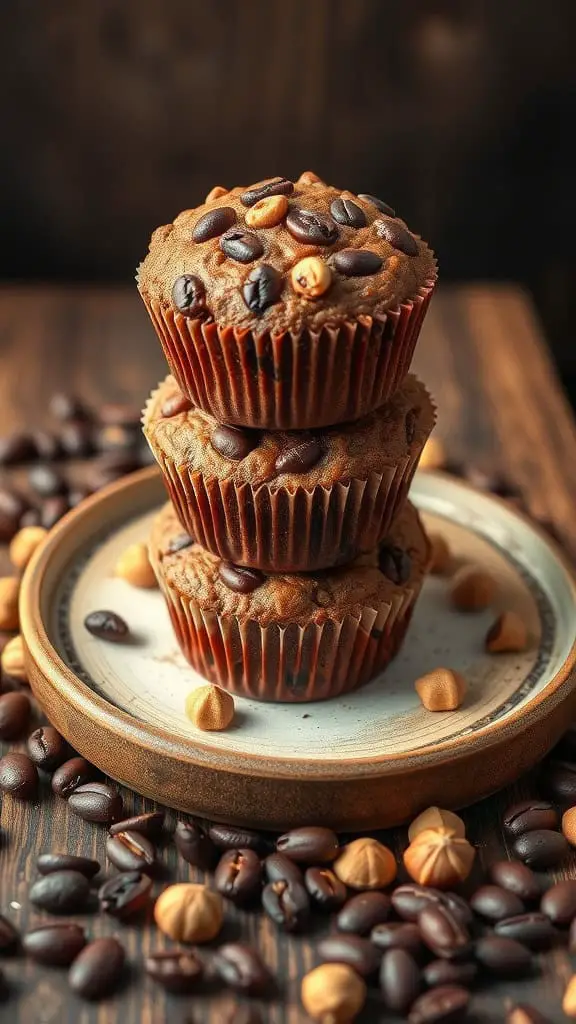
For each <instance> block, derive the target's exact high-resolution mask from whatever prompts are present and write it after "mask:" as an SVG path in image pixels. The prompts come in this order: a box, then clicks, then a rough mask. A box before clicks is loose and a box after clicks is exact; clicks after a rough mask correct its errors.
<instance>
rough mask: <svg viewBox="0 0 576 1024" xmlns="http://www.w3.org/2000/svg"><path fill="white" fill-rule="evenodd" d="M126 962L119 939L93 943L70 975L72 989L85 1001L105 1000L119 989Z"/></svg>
mask: <svg viewBox="0 0 576 1024" xmlns="http://www.w3.org/2000/svg"><path fill="white" fill-rule="evenodd" d="M125 959H126V955H125V953H124V949H123V947H122V946H121V945H120V943H119V942H118V941H117V939H94V941H93V942H90V943H89V945H88V946H85V947H84V949H83V950H82V952H81V953H80V954H79V956H77V957H76V959H75V961H74V963H73V964H72V967H71V968H70V971H69V972H68V983H69V985H70V988H71V989H72V991H73V992H76V994H77V995H79V996H82V998H83V999H105V998H106V996H108V995H109V994H110V992H112V991H113V990H114V989H115V988H116V987H117V985H118V982H119V981H120V978H121V976H122V972H123V970H124V961H125Z"/></svg>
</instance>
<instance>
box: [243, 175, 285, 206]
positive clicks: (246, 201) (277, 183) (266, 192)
mask: <svg viewBox="0 0 576 1024" xmlns="http://www.w3.org/2000/svg"><path fill="white" fill-rule="evenodd" d="M293 191H294V183H293V182H292V181H288V178H274V179H273V180H272V181H267V182H265V183H264V184H263V185H254V187H253V188H249V189H247V190H246V192H243V193H242V195H241V196H240V202H241V203H242V205H243V206H254V205H255V204H256V203H259V202H260V200H261V199H266V197H267V196H289V195H291V194H292V192H293Z"/></svg>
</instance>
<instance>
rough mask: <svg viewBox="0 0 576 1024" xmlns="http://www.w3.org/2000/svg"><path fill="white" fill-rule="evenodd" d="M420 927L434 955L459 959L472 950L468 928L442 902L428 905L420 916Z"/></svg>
mask: <svg viewBox="0 0 576 1024" xmlns="http://www.w3.org/2000/svg"><path fill="white" fill-rule="evenodd" d="M418 927H419V928H420V935H421V937H422V941H423V942H424V944H425V945H426V946H428V949H429V950H430V951H431V952H432V953H434V956H440V957H445V958H446V959H447V960H452V959H455V960H457V959H460V958H463V957H465V956H466V954H467V953H468V952H469V950H470V935H469V933H468V930H467V929H466V928H464V926H463V925H462V924H460V922H459V921H458V920H457V919H456V918H455V917H454V915H453V914H452V913H451V912H450V911H449V910H448V908H447V907H444V906H442V904H438V906H429V907H426V908H425V909H424V910H423V911H422V913H421V914H420V916H419V918H418Z"/></svg>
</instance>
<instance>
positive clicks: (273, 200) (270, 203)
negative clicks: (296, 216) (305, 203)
mask: <svg viewBox="0 0 576 1024" xmlns="http://www.w3.org/2000/svg"><path fill="white" fill-rule="evenodd" d="M287 213H288V200H287V199H286V196H266V198H265V199H259V200H258V202H257V203H254V206H251V207H250V209H249V210H247V211H246V216H245V217H244V220H245V221H246V223H247V225H248V227H249V228H273V227H275V225H276V224H279V223H280V221H281V220H284V217H285V216H286V214H287Z"/></svg>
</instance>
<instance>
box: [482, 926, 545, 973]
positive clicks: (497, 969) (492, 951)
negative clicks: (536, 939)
mask: <svg viewBox="0 0 576 1024" xmlns="http://www.w3.org/2000/svg"><path fill="white" fill-rule="evenodd" d="M474 954H475V956H476V959H477V961H478V963H479V964H480V965H481V966H482V967H483V968H484V969H485V970H487V971H489V972H490V973H491V974H495V975H497V976H498V977H499V978H517V977H519V976H520V975H522V974H526V973H527V972H528V971H529V970H530V969H531V967H532V954H531V953H530V950H529V949H526V946H523V945H522V944H521V943H520V942H516V940H515V939H505V938H503V937H502V936H500V935H487V936H485V937H484V938H482V939H479V940H478V942H477V943H476V946H475V949H474Z"/></svg>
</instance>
